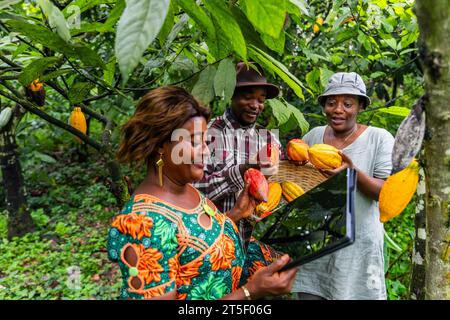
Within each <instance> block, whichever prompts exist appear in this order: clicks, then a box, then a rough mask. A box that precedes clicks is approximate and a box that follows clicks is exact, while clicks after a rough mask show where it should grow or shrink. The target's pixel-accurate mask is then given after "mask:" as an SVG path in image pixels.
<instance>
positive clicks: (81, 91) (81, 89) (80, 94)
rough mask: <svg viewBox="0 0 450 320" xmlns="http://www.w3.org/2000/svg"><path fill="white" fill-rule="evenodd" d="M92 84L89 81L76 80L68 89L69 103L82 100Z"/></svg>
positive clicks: (76, 102)
mask: <svg viewBox="0 0 450 320" xmlns="http://www.w3.org/2000/svg"><path fill="white" fill-rule="evenodd" d="M93 87H94V85H93V84H92V83H91V82H77V83H75V84H74V85H73V86H72V87H71V88H70V91H69V100H70V103H71V104H73V105H75V104H78V103H80V102H82V101H83V100H84V99H85V98H86V97H87V96H88V95H89V92H90V91H91V89H92V88H93Z"/></svg>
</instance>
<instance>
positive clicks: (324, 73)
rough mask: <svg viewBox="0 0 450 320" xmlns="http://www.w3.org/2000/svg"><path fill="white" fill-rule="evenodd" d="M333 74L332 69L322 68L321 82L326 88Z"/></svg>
mask: <svg viewBox="0 0 450 320" xmlns="http://www.w3.org/2000/svg"><path fill="white" fill-rule="evenodd" d="M333 74H334V72H333V71H331V70H328V69H325V68H320V84H321V85H322V88H326V86H327V84H328V80H329V79H330V78H331V76H332V75H333Z"/></svg>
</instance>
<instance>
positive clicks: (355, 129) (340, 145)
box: [329, 124, 359, 149]
mask: <svg viewBox="0 0 450 320" xmlns="http://www.w3.org/2000/svg"><path fill="white" fill-rule="evenodd" d="M329 128H330V130H331V132H333V129H332V128H331V127H329ZM358 130H359V128H358V124H356V126H355V127H354V129H353V131H352V133H350V134H349V135H347V136H346V137H345V139H344V141H342V142H341V143H340V144H339V148H338V149H342V147H343V146H345V143H346V142H347V140H348V139H350V137H352V136H353V135H354V134H355V133H356V132H358ZM333 140H334V141H335V142H336V137H335V136H334V133H333Z"/></svg>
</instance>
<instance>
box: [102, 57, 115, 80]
mask: <svg viewBox="0 0 450 320" xmlns="http://www.w3.org/2000/svg"><path fill="white" fill-rule="evenodd" d="M115 70H116V57H112V58H111V60H110V61H109V62H108V64H107V65H106V68H105V71H104V72H103V81H105V83H107V84H108V85H109V86H112V83H113V81H114V72H115Z"/></svg>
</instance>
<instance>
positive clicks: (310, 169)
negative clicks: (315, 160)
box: [268, 160, 327, 192]
mask: <svg viewBox="0 0 450 320" xmlns="http://www.w3.org/2000/svg"><path fill="white" fill-rule="evenodd" d="M326 179H327V178H326V177H325V176H324V175H323V174H322V173H320V171H319V170H317V169H316V168H315V167H314V166H313V165H311V164H310V163H307V164H306V165H304V166H297V165H295V164H293V163H292V162H290V161H287V160H283V161H280V164H279V167H278V173H277V174H276V175H273V176H271V177H270V178H269V179H268V180H269V182H270V181H276V182H279V183H281V182H283V181H292V182H295V183H297V184H298V185H299V186H300V187H302V189H303V190H305V192H306V191H308V190H310V189H312V188H314V187H315V186H317V185H318V184H320V183H321V182H323V181H325V180H326Z"/></svg>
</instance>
